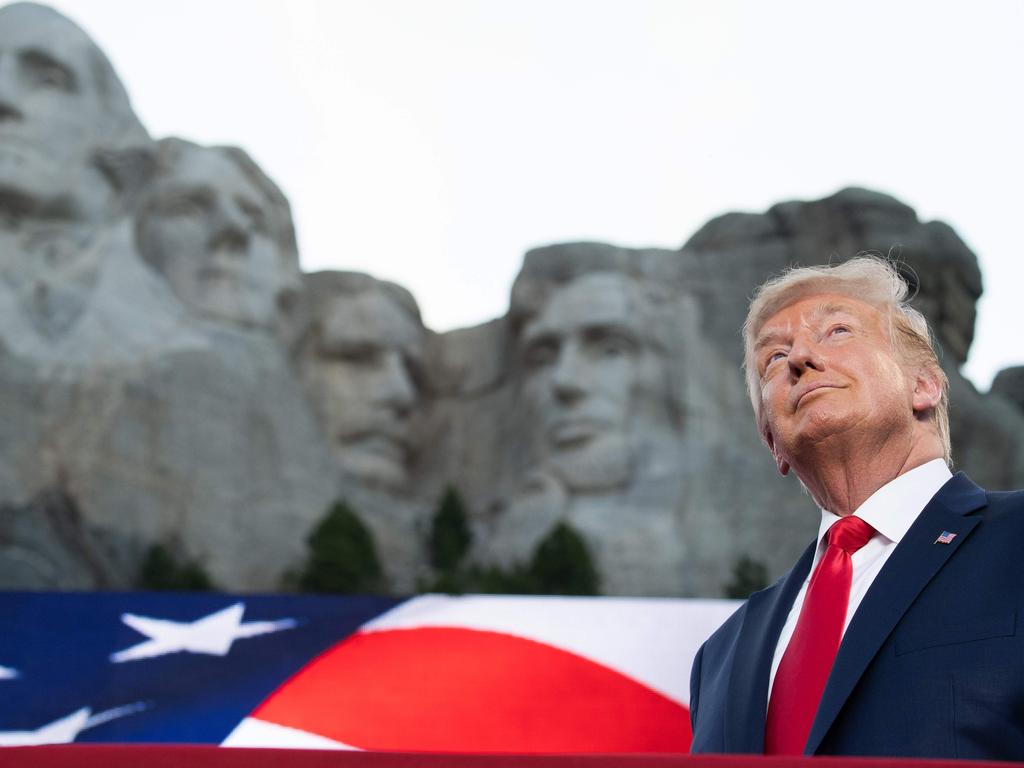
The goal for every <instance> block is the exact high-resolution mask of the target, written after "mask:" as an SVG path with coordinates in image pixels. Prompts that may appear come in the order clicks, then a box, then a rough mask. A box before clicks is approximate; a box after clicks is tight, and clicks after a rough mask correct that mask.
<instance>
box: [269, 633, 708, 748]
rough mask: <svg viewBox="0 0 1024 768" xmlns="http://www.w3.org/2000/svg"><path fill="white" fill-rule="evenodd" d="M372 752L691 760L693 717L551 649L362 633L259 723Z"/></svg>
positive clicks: (489, 640)
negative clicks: (674, 756)
mask: <svg viewBox="0 0 1024 768" xmlns="http://www.w3.org/2000/svg"><path fill="white" fill-rule="evenodd" d="M253 716H254V717H257V718H259V719H261V720H265V721H269V722H272V723H276V724H278V725H284V726H288V727H291V728H298V729H300V730H303V731H307V732H311V733H315V734H318V735H321V736H325V737H327V738H330V739H334V740H336V741H341V742H344V743H345V744H349V745H351V746H354V747H360V748H362V749H381V750H413V751H417V750H418V751H438V752H686V751H688V750H689V748H690V721H689V713H688V711H687V709H686V707H684V706H682V705H681V704H679V703H677V702H674V701H672V700H671V699H669V698H667V697H666V696H664V695H662V694H660V693H658V692H656V691H653V690H651V689H650V688H648V687H647V686H645V685H643V684H641V683H638V682H637V681H636V680H633V679H632V678H629V677H626V676H625V675H622V674H621V673H619V672H617V671H615V670H613V669H609V668H608V667H605V666H603V665H601V664H597V663H595V662H593V661H590V660H589V659H585V658H583V657H581V656H577V655H576V654H573V653H569V652H567V651H563V650H561V649H559V648H555V647H552V646H549V645H544V644H542V643H538V642H535V641H532V640H526V639H523V638H519V637H513V636H511V635H505V634H500V633H497V632H483V631H479V630H470V629H454V628H436V627H430V628H418V629H395V630H387V631H379V632H367V633H359V634H356V635H353V636H352V637H350V638H348V639H347V640H345V641H343V642H341V643H339V644H338V645H336V646H335V647H334V648H332V649H331V650H329V651H328V652H327V653H325V654H324V655H322V656H320V657H319V658H318V659H317V660H315V661H314V662H312V663H311V664H310V665H309V666H308V667H306V668H305V669H304V670H302V671H301V672H299V674H298V675H296V676H295V677H294V678H292V680H290V681H289V682H288V683H286V684H285V685H284V686H283V687H282V688H280V689H279V690H278V691H277V692H276V693H274V694H273V695H272V696H271V697H270V698H269V699H267V701H265V702H264V703H263V704H262V705H260V707H259V708H258V709H257V710H256V711H255V712H254V713H253Z"/></svg>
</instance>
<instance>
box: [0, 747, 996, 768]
mask: <svg viewBox="0 0 1024 768" xmlns="http://www.w3.org/2000/svg"><path fill="white" fill-rule="evenodd" d="M282 765H287V766H288V768H513V766H515V768H746V767H747V766H752V765H753V766H758V765H760V766H764V768H786V766H794V768H799V767H800V766H803V767H804V768H883V767H884V766H893V767H894V768H897V767H898V768H972V766H974V767H976V768H981V767H982V766H1007V765H1013V764H1012V763H999V762H988V761H983V762H982V761H965V760H955V761H954V760H896V759H890V758H842V757H809V758H791V757H759V756H753V755H710V756H703V755H700V756H694V757H689V756H686V755H454V754H425V753H421V754H415V753H398V752H344V751H337V752H328V751H321V750H282V749H222V748H218V747H182V746H166V747H165V746H151V745H142V746H109V745H90V744H74V745H69V746H46V747H6V748H0V768H139V766H144V768H278V767H279V766H282Z"/></svg>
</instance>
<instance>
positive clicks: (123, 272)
mask: <svg viewBox="0 0 1024 768" xmlns="http://www.w3.org/2000/svg"><path fill="white" fill-rule="evenodd" d="M0 64H2V66H0V414H2V417H0V587H4V588H30V589H35V588H62V589H63V588H72V589H88V588H126V587H130V586H132V585H133V584H135V580H136V578H137V574H138V572H139V568H140V567H141V565H142V562H143V560H144V557H145V555H146V552H147V551H148V549H149V548H151V547H152V546H153V545H154V544H159V545H161V546H163V547H165V548H167V549H168V550H169V551H172V552H174V553H176V555H177V556H179V557H181V558H182V559H183V560H187V561H192V562H196V563H198V564H200V565H201V566H202V568H203V569H204V570H205V571H206V572H208V573H209V575H210V578H211V580H212V581H213V582H214V583H215V584H216V585H218V586H219V587H222V588H225V589H231V590H275V589H279V588H281V587H282V584H283V583H284V581H285V579H286V576H287V574H288V573H293V572H294V571H295V570H296V569H297V568H299V567H300V566H301V563H302V562H303V559H304V558H305V556H306V540H307V537H308V536H309V534H310V532H311V531H312V530H313V529H314V528H315V526H316V525H317V524H318V522H319V521H320V520H321V519H322V518H323V516H324V514H325V510H327V509H328V508H329V507H330V506H331V505H332V504H333V503H334V502H336V501H338V500H342V499H343V500H345V501H346V502H347V503H348V504H349V505H350V506H351V508H352V509H353V510H355V511H356V512H357V513H358V515H359V517H360V519H361V520H362V522H363V524H364V525H365V526H366V528H367V529H368V530H369V532H370V533H371V534H372V537H373V540H374V541H375V543H376V547H377V551H378V553H379V556H380V562H381V565H382V567H383V570H384V573H385V576H386V580H387V584H388V588H389V589H391V590H392V591H394V592H398V593H403V592H410V591H412V590H415V589H417V586H418V585H421V584H423V583H425V581H426V580H429V578H430V576H431V572H432V566H431V563H430V560H429V557H428V556H427V554H426V552H427V538H428V536H429V529H430V522H431V516H432V515H433V512H434V509H435V508H436V505H437V502H438V499H439V498H440V497H441V496H442V494H443V493H444V492H445V489H446V488H449V487H451V488H455V489H458V492H459V494H460V495H461V497H462V498H463V499H464V501H465V508H466V511H467V515H468V525H469V528H470V530H471V532H472V545H471V548H470V550H469V552H468V555H467V556H468V557H469V559H470V560H471V561H472V562H474V563H478V564H480V565H481V566H494V567H513V566H514V565H515V564H516V563H521V562H524V561H525V560H526V559H528V558H529V557H530V555H531V553H532V552H534V551H535V549H536V547H537V546H538V544H539V542H541V541H542V540H543V539H544V537H545V536H546V535H547V534H548V533H549V532H550V531H551V530H552V529H553V528H554V527H555V526H557V525H559V524H563V523H564V524H567V525H569V526H571V528H572V529H573V530H575V531H577V532H578V533H579V535H580V537H581V538H582V540H583V541H584V542H585V543H586V546H587V548H588V550H589V552H590V553H591V555H592V557H593V562H594V564H595V566H596V569H597V572H598V574H599V577H600V585H601V590H602V591H603V592H605V593H607V594H623V595H624V594H636V595H700V596H709V597H714V596H719V595H721V594H722V593H723V589H724V587H725V585H726V584H727V583H728V582H729V580H730V578H731V577H732V575H733V572H734V570H735V567H736V565H737V563H739V562H741V560H742V559H743V558H753V559H756V560H757V561H758V562H759V563H760V564H761V565H763V566H764V568H765V569H766V571H767V573H769V574H772V575H777V574H779V573H781V571H782V570H783V569H784V568H785V567H786V566H787V565H788V563H790V562H791V561H792V560H793V559H795V557H796V556H797V554H798V552H799V551H800V550H801V549H802V547H803V546H804V544H805V539H806V536H807V531H808V530H809V529H808V526H809V525H812V523H811V521H812V520H813V519H814V510H813V506H812V503H811V501H810V499H809V498H808V497H806V496H805V495H804V494H803V493H802V491H801V489H800V488H799V486H798V484H797V483H796V482H795V481H794V480H792V479H790V478H782V477H780V476H779V475H778V473H777V472H776V470H775V466H774V463H773V462H772V460H771V456H770V455H769V453H768V452H767V451H766V450H764V448H763V447H762V446H761V445H760V443H759V439H758V436H757V434H756V431H755V428H754V422H753V418H752V417H751V414H750V406H749V403H748V402H747V400H746V393H745V390H744V382H743V376H742V373H741V370H740V362H741V345H740V340H739V334H738V329H739V327H740V325H741V323H742V318H743V316H744V314H745V310H746V301H747V298H748V296H749V295H750V293H751V291H752V290H753V288H754V286H756V285H757V284H759V283H760V282H762V281H763V280H764V279H765V278H766V277H767V276H769V275H771V274H773V273H776V272H778V271H779V270H781V269H783V268H785V267H786V266H787V265H790V264H811V263H818V262H821V261H823V260H828V259H843V258H847V257H850V256H853V255H854V254H856V253H858V252H861V251H865V250H874V251H879V252H881V253H884V254H892V255H894V256H896V257H898V260H899V262H900V264H901V268H902V269H903V270H904V271H905V273H906V275H907V276H908V279H910V281H911V283H912V286H913V287H914V289H915V291H916V298H915V304H916V306H918V307H919V308H920V309H921V310H922V311H923V312H924V314H925V315H926V316H927V317H928V318H929V320H930V322H931V323H932V326H933V328H934V330H935V332H936V335H937V337H938V341H939V344H940V346H941V349H942V353H943V364H944V366H945V368H946V370H947V373H948V374H949V377H950V382H951V387H952V403H953V408H952V411H951V418H952V433H953V442H954V458H955V461H956V464H957V466H958V467H959V468H962V469H965V470H966V471H967V472H969V473H970V474H971V475H972V476H973V477H974V479H975V480H977V481H978V482H980V483H981V484H983V485H985V486H988V487H992V488H1006V487H1011V486H1017V487H1019V486H1021V485H1024V376H1022V374H1021V370H1020V369H1013V370H1009V371H1004V372H1003V373H1002V374H1000V376H999V377H997V379H996V384H995V385H994V387H993V391H992V392H991V393H988V394H981V393H979V392H977V391H976V390H975V388H974V387H973V386H972V385H971V384H970V382H968V381H967V380H966V379H965V378H964V377H963V376H962V375H961V374H960V373H959V368H960V366H961V365H962V364H963V363H964V361H965V360H966V357H967V353H968V350H969V348H970V345H971V341H972V337H973V333H974V319H975V307H976V304H977V301H978V298H979V296H980V295H981V291H982V279H981V274H980V272H979V269H978V263H977V259H976V258H975V256H974V254H973V253H972V252H971V251H970V250H969V249H968V248H967V246H966V245H965V244H964V243H963V241H962V240H961V239H960V238H959V237H958V236H957V234H956V233H955V231H954V230H953V229H952V228H951V227H949V226H948V225H946V224H943V223H941V222H921V221H919V220H918V218H917V216H916V214H915V213H914V211H913V210H912V209H910V208H909V207H907V206H906V205H903V204H902V203H900V202H899V201H897V200H895V199H893V198H891V197H889V196H886V195H883V194H880V193H877V192H872V191H868V190H863V189H845V190H842V191H840V192H838V193H837V194H835V195H833V196H831V197H828V198H825V199H823V200H816V201H810V202H800V201H796V202H786V203H782V204H779V205H776V206H773V207H772V208H771V209H769V210H768V211H767V212H765V213H761V214H749V213H731V214H726V215H724V216H720V217H718V218H715V219H714V220H712V221H710V222H708V223H707V224H706V225H705V226H704V227H703V228H701V229H700V230H699V231H698V232H697V233H696V234H694V235H693V236H692V237H691V238H690V239H689V240H688V241H687V242H686V243H685V244H684V245H682V246H681V247H678V248H664V249H633V248H624V247H618V246H614V245H609V244H603V243H564V244H555V245H549V246H546V247H542V248H536V249H534V250H531V251H530V252H528V253H527V254H526V256H525V259H524V262H523V266H522V269H521V271H520V273H519V275H518V277H517V278H516V280H515V283H514V285H513V286H512V288H511V298H510V305H509V310H508V312H507V314H505V315H504V316H503V317H500V318H497V319H494V320H492V321H491V322H488V323H485V324H483V325H479V326H476V327H472V328H464V329H460V330H456V331H451V332H447V333H435V332H433V331H431V330H430V329H428V328H426V327H424V324H423V322H422V320H421V318H420V313H419V310H418V308H417V305H416V300H415V298H414V297H413V296H412V295H411V294H410V293H409V292H408V291H406V290H405V289H403V288H402V287H400V286H398V285H395V284H392V283H389V282H384V281H380V280H377V279H375V278H373V277H371V276H369V275H366V274H360V273H354V272H333V271H330V272H318V273H313V274H304V273H303V272H302V271H301V269H300V266H299V254H298V249H297V247H296V239H295V232H294V229H293V225H292V221H291V216H290V212H289V206H288V202H287V200H286V199H285V198H284V196H283V195H282V193H281V191H280V190H279V189H278V188H277V186H276V185H275V184H274V182H273V181H272V180H271V179H269V178H268V177H267V176H266V175H265V174H264V173H263V172H262V171H261V169H260V168H259V167H258V166H257V165H256V164H255V163H254V162H253V161H252V160H251V159H250V158H249V156H248V155H247V154H246V153H245V152H244V151H242V150H240V149H236V148H233V147H205V146H199V145H197V144H195V143H192V142H189V141H186V140H183V139H179V138H163V139H160V140H155V139H153V138H151V137H150V136H149V134H148V133H147V131H146V129H145V128H144V127H143V126H142V125H141V123H140V122H139V120H138V118H137V117H136V115H135V114H134V112H133V110H132V107H131V105H130V103H129V100H128V96H127V94H126V92H125V90H124V88H123V86H122V84H121V82H120V80H119V79H118V76H117V74H116V73H115V72H114V71H113V69H112V67H111V65H110V63H109V62H108V60H107V59H106V57H105V56H104V54H103V53H102V52H101V51H100V50H99V49H98V48H97V46H96V45H95V43H93V41H92V40H90V39H89V37H88V36H87V35H86V34H85V33H84V32H83V31H82V30H81V29H80V28H79V27H78V26H76V25H75V24H74V23H73V22H72V21H70V20H69V19H67V18H65V17H64V16H62V15H61V14H59V13H58V12H56V11H54V10H52V9H50V8H48V7H46V6H42V5H36V4H33V3H16V4H13V5H8V6H5V7H3V8H0ZM339 226H341V227H343V226H344V224H343V223H342V224H339Z"/></svg>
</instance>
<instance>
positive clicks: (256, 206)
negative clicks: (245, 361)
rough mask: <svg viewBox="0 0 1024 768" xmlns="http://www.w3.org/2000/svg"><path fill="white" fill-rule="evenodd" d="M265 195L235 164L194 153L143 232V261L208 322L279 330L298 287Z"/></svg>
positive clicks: (145, 219) (181, 159) (178, 168)
mask: <svg viewBox="0 0 1024 768" xmlns="http://www.w3.org/2000/svg"><path fill="white" fill-rule="evenodd" d="M269 215H270V213H269V211H268V210H267V202H266V200H265V198H264V196H263V194H262V193H261V192H260V190H258V189H257V188H256V187H255V186H254V185H253V184H252V183H251V182H250V181H249V180H248V179H247V178H246V177H245V176H244V174H243V173H242V171H241V170H240V169H239V168H238V166H237V165H236V164H235V163H234V161H232V160H231V159H230V158H229V157H227V156H226V155H224V154H223V153H222V152H220V151H219V150H216V149H204V148H198V147H187V148H185V149H184V151H183V152H182V153H181V154H180V155H179V156H178V159H177V162H176V164H175V167H174V168H173V169H172V170H171V171H170V172H169V173H168V174H167V175H165V176H164V177H162V178H161V179H159V180H158V181H157V182H156V184H155V186H154V189H153V191H152V193H151V195H150V198H149V201H148V203H147V204H146V205H145V206H144V208H143V211H142V213H141V215H140V219H139V224H138V245H139V250H140V252H141V253H142V255H143V257H144V258H145V259H146V260H147V261H148V262H149V263H150V264H152V265H153V266H154V267H156V268H157V269H158V270H160V271H161V272H162V273H163V274H164V276H165V277H166V278H167V281H168V282H169V283H170V285H171V288H172V289H173V290H174V292H175V294H177V296H178V298H179V299H181V301H182V302H183V303H184V304H185V305H186V306H188V307H190V308H191V309H193V310H195V311H197V312H198V313H199V314H201V315H204V316H206V317H212V318H215V319H219V320H226V321H228V322H233V323H238V324H241V325H247V326H256V327H262V328H269V327H272V326H273V323H274V318H275V314H276V312H277V303H278V299H279V297H280V296H281V295H282V293H283V292H284V291H285V290H286V289H288V288H291V287H292V284H293V283H294V282H295V281H296V280H297V277H296V276H295V275H294V274H293V271H292V270H290V269H289V268H288V265H287V264H286V262H285V260H284V258H283V256H282V254H281V251H280V248H279V247H278V245H277V243H276V242H275V241H274V240H273V238H272V233H271V232H270V231H269Z"/></svg>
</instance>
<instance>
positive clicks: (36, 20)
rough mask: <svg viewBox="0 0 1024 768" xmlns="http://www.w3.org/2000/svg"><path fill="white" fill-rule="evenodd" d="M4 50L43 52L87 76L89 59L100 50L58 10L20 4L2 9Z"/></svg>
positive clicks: (0, 29)
mask: <svg viewBox="0 0 1024 768" xmlns="http://www.w3.org/2000/svg"><path fill="white" fill-rule="evenodd" d="M0 50H15V51H27V50H35V51H40V52H42V53H45V54H47V55H49V56H52V57H53V58H55V59H57V60H58V61H60V62H61V63H63V64H66V65H68V66H70V67H72V68H74V69H75V70H76V71H78V73H79V74H81V75H85V74H87V72H88V67H89V56H90V54H91V53H93V52H94V51H97V50H98V49H97V47H96V44H95V43H94V42H93V41H92V40H91V39H90V38H89V36H88V35H87V34H85V32H83V31H82V30H81V29H80V28H79V27H77V26H76V25H75V24H73V23H72V22H71V21H70V20H68V19H67V18H65V17H64V16H61V15H60V14H59V13H57V12H56V11H54V10H52V9H50V8H46V7H43V6H37V5H32V4H29V3H19V4H16V5H10V6H7V7H6V8H2V9H0Z"/></svg>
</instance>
